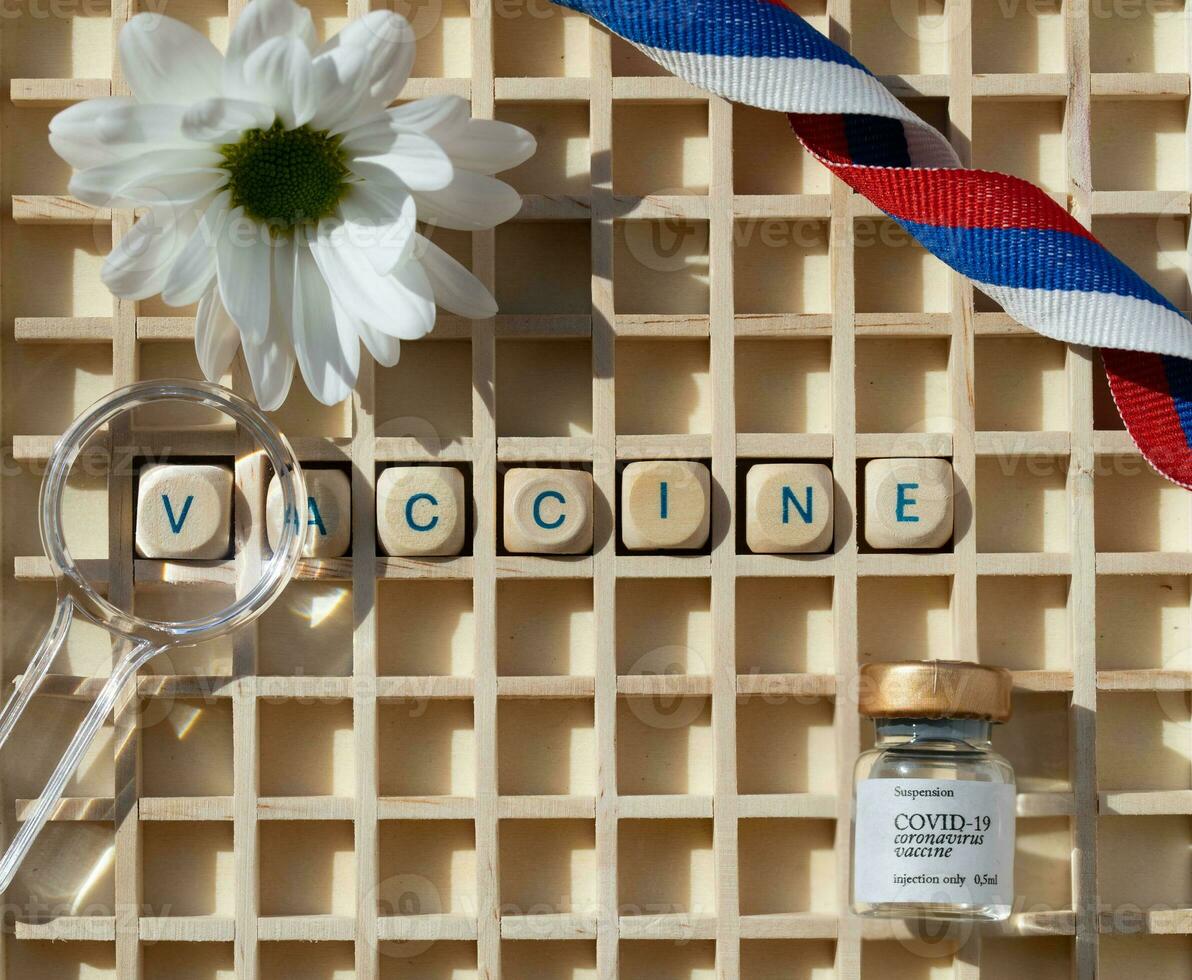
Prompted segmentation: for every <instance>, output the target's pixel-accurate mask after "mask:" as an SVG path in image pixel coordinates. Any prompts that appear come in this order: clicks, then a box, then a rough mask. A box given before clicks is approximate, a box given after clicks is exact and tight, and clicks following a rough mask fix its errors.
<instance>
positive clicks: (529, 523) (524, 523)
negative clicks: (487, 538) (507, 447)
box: [505, 467, 592, 555]
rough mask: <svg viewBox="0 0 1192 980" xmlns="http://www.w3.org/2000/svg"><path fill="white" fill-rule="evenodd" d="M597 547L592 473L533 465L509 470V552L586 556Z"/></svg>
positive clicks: (507, 478) (507, 516)
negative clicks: (540, 467)
mask: <svg viewBox="0 0 1192 980" xmlns="http://www.w3.org/2000/svg"><path fill="white" fill-rule="evenodd" d="M591 548H592V474H591V473H587V472H584V471H582V470H544V469H530V468H528V467H525V468H521V469H513V470H510V471H509V472H508V473H506V474H505V550H506V551H511V552H514V553H517V552H522V553H530V554H544V555H582V554H584V553H585V552H588V551H590V550H591Z"/></svg>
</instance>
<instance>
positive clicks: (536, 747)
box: [497, 698, 596, 796]
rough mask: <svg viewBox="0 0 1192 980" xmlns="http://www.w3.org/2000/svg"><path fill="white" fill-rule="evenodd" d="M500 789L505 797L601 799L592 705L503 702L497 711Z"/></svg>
mask: <svg viewBox="0 0 1192 980" xmlns="http://www.w3.org/2000/svg"><path fill="white" fill-rule="evenodd" d="M497 791H498V792H499V793H500V794H501V795H502V796H595V795H596V721H595V713H594V707H593V704H592V702H591V701H590V700H586V699H578V698H577V699H574V700H573V699H570V698H566V699H563V698H560V699H553V698H551V699H537V698H536V699H529V698H526V699H522V698H502V699H501V701H500V702H499V704H498V707H497Z"/></svg>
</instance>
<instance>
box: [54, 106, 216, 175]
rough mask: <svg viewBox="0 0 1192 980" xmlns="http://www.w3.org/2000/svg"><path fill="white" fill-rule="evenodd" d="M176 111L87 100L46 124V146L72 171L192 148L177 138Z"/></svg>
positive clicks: (179, 110) (178, 118)
mask: <svg viewBox="0 0 1192 980" xmlns="http://www.w3.org/2000/svg"><path fill="white" fill-rule="evenodd" d="M184 111H185V110H184V109H183V107H182V106H175V105H138V104H136V103H135V102H133V101H132V100H131V99H123V98H108V99H88V100H87V101H86V102H79V103H76V104H75V105H72V106H70V107H69V108H68V109H64V110H63V111H62V112H60V113H58V115H56V116H55V117H54V118H53V119H51V120H50V145H51V146H52V147H53V148H54V151H55V152H56V153H57V154H58V155H59V156H60V157H62V159H64V160H65V161H66V162H67V163H69V164H70V165H71V166H72V167H74V168H75V169H76V170H86V169H87V168H88V167H97V166H102V165H103V164H105V163H115V162H117V161H120V160H128V159H131V158H132V157H134V156H139V155H140V154H143V153H145V152H147V151H151V150H160V149H184V148H186V147H187V146H192V145H193V144H191V143H190V141H189V140H187V139H186V138H185V137H183V135H182V132H181V125H180V124H181V119H182V113H183V112H184Z"/></svg>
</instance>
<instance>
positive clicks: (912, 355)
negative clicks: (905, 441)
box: [855, 337, 953, 433]
mask: <svg viewBox="0 0 1192 980" xmlns="http://www.w3.org/2000/svg"><path fill="white" fill-rule="evenodd" d="M948 348H949V343H948V341H947V340H944V339H939V340H934V339H925V340H924V339H920V340H910V339H894V340H892V339H888V338H884V337H883V338H871V337H866V338H861V339H858V340H857V345H856V368H855V371H856V383H857V431H858V432H900V433H907V432H950V431H951V430H952V425H953V421H952V401H951V396H950V394H949V391H948Z"/></svg>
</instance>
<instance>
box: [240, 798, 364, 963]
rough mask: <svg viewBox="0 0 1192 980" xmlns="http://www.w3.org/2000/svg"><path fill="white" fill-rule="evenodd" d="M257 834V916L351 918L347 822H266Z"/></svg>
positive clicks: (352, 865)
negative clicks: (258, 839) (258, 903)
mask: <svg viewBox="0 0 1192 980" xmlns="http://www.w3.org/2000/svg"><path fill="white" fill-rule="evenodd" d="M229 829H230V828H229ZM257 832H258V834H259V837H260V862H261V863H260V878H261V906H260V908H261V915H262V916H295V915H355V912H356V854H355V845H354V843H353V836H352V824H351V823H350V822H349V821H346V820H344V821H340V820H307V821H301V822H299V821H279V820H266V821H264V822H263V823H261V824H260V825H259V827H258V831H257ZM269 975H270V976H281V975H282V974H269Z"/></svg>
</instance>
